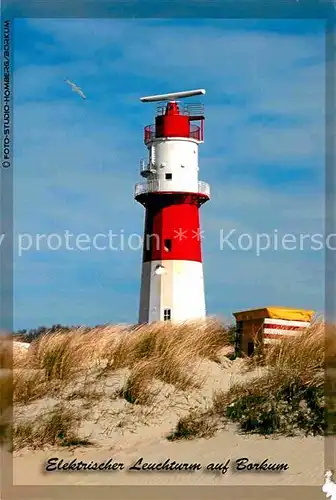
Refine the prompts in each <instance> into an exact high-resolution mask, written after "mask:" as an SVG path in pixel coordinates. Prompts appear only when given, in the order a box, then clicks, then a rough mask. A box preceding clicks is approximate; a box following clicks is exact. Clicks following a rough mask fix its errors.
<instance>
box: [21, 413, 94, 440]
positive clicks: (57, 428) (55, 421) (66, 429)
mask: <svg viewBox="0 0 336 500" xmlns="http://www.w3.org/2000/svg"><path fill="white" fill-rule="evenodd" d="M80 422H81V416H80V414H79V413H78V410H73V409H70V408H69V407H66V406H64V405H63V404H62V403H61V404H59V405H58V406H57V407H56V408H53V410H51V411H50V412H48V413H47V414H46V415H44V416H43V417H42V418H41V417H37V418H35V419H32V420H28V421H27V420H25V421H23V422H22V421H21V422H16V423H14V425H13V428H12V433H13V436H12V439H13V449H14V450H20V449H21V448H24V447H29V448H32V449H38V448H44V447H45V446H62V447H74V446H89V445H91V444H92V443H91V441H90V440H89V439H88V438H87V437H84V438H83V437H80V435H79V427H80Z"/></svg>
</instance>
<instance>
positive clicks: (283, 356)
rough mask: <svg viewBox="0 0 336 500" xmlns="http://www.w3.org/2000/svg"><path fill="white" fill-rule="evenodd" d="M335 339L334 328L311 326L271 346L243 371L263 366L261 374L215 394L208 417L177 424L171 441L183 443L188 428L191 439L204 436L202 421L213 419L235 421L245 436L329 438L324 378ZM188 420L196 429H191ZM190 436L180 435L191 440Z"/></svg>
mask: <svg viewBox="0 0 336 500" xmlns="http://www.w3.org/2000/svg"><path fill="white" fill-rule="evenodd" d="M335 334H336V329H335V327H334V326H326V325H325V324H324V323H321V322H316V323H313V324H312V325H311V326H310V327H309V328H307V329H306V330H305V331H303V332H302V334H300V335H298V336H296V337H293V338H291V339H284V340H282V341H280V342H278V343H277V344H271V345H270V346H267V348H266V349H263V350H262V351H259V353H258V355H257V356H253V357H251V358H247V359H246V360H245V364H244V370H245V371H253V370H255V369H257V368H261V367H263V368H264V372H263V373H262V374H259V375H256V376H255V377H254V378H253V382H251V381H248V382H244V383H239V384H234V385H233V386H232V387H231V388H230V390H229V391H228V392H217V393H216V394H215V395H214V398H213V407H212V408H211V409H210V411H209V412H207V413H204V414H203V415H198V416H197V415H196V416H195V415H192V414H191V415H189V416H187V417H184V419H181V420H180V422H179V423H178V426H177V428H176V429H175V433H174V435H175V438H176V439H178V438H180V439H182V438H183V432H181V426H182V427H183V428H187V429H189V431H190V429H192V432H193V433H194V437H201V436H203V435H204V428H206V423H205V422H206V421H207V420H208V419H213V416H214V415H216V416H217V420H218V421H220V422H222V423H227V422H230V421H231V422H235V423H236V424H237V425H238V428H239V429H240V431H243V432H247V433H259V434H265V435H267V434H282V435H294V434H297V433H304V434H306V435H309V434H312V435H323V434H325V433H333V434H334V433H335V430H336V425H335V421H336V419H335V416H336V401H335V398H334V396H333V395H332V393H331V388H332V380H333V377H332V376H331V377H330V380H329V386H328V385H326V377H325V373H326V371H327V372H328V369H327V370H326V368H327V367H329V370H330V369H335V365H336V335H335ZM334 374H336V370H335V372H334ZM334 386H335V384H334ZM326 391H327V392H329V396H328V397H327V398H326V395H325V393H326ZM193 420H194V421H195V422H197V425H193V423H192V422H193ZM189 431H185V433H187V434H188V435H189V437H190V432H189ZM170 439H171V437H170Z"/></svg>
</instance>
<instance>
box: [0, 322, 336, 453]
mask: <svg viewBox="0 0 336 500" xmlns="http://www.w3.org/2000/svg"><path fill="white" fill-rule="evenodd" d="M325 330H326V326H325V325H324V324H323V323H315V324H313V325H312V326H311V327H310V328H308V329H307V330H306V331H305V332H303V333H302V335H299V336H298V337H295V338H293V339H290V340H285V341H282V342H280V343H279V344H277V345H274V346H270V347H269V348H268V349H267V350H266V351H265V352H264V353H263V354H262V355H259V356H255V357H253V358H251V359H247V358H246V359H239V360H235V361H232V330H231V329H230V328H225V327H223V325H222V324H221V323H220V322H219V321H218V320H217V319H216V318H209V319H208V320H207V321H206V322H186V323H183V324H180V325H173V324H170V323H169V322H166V323H157V324H151V325H143V326H139V327H136V328H134V327H125V326H118V325H115V326H113V325H106V326H103V327H97V328H92V329H89V328H73V329H70V330H68V329H62V328H60V329H59V330H56V331H52V332H50V333H48V332H46V333H45V334H44V335H41V336H40V337H39V338H37V339H36V340H33V341H32V343H31V345H30V347H29V349H28V351H27V352H22V350H21V351H20V350H19V349H14V353H13V354H14V355H13V372H12V373H11V372H8V373H6V372H5V371H4V370H3V372H2V376H1V378H0V384H1V387H0V390H1V419H0V432H1V438H2V442H4V441H6V440H8V439H9V438H11V437H12V441H13V447H14V450H19V449H21V448H26V447H30V448H41V447H44V446H48V445H49V446H89V445H90V444H94V442H95V440H94V439H92V435H87V434H86V433H85V431H86V430H87V427H88V425H87V422H88V421H92V422H93V420H94V418H96V420H95V422H96V424H97V425H98V423H100V425H101V426H103V425H104V429H105V427H106V429H109V431H110V432H111V433H112V435H114V434H113V433H116V432H121V429H122V428H123V427H125V426H126V425H127V422H129V423H130V422H131V423H130V425H131V426H132V423H133V424H134V425H138V421H140V420H141V419H142V421H143V424H144V425H148V422H150V421H151V419H152V418H153V419H154V418H158V416H161V415H163V414H164V413H165V412H166V413H168V412H169V411H172V409H174V411H175V410H176V414H178V415H180V416H179V417H178V418H177V420H176V421H175V423H174V425H173V426H172V427H171V429H170V432H169V433H167V438H168V439H170V440H176V439H191V438H195V437H210V436H213V435H214V434H215V433H216V432H217V431H218V430H220V429H223V428H225V426H226V425H227V423H228V422H234V423H236V424H237V425H238V428H239V429H240V430H241V431H244V432H253V433H255V432H256V433H262V434H274V433H280V434H285V435H293V434H295V433H298V432H299V433H305V434H323V433H324V432H325V431H326V430H329V432H330V431H332V429H333V420H334V414H335V409H334V407H333V401H332V399H330V398H329V399H328V406H329V407H330V411H329V417H330V418H329V427H328V429H327V428H326V425H325V407H326V398H325V396H324V385H325V370H324V368H325V362H326V361H327V364H328V370H329V372H327V373H332V370H333V364H334V362H335V359H336V356H335V355H336V341H335V328H334V327H330V329H329V328H328V332H327V335H326V332H325ZM326 344H327V355H326ZM13 345H15V342H14V343H13ZM11 351H12V342H10V341H8V340H6V339H4V340H2V341H1V346H0V359H1V367H2V368H9V367H10V364H11V362H10V359H11ZM237 367H238V368H239V370H238V368H237ZM233 368H235V370H236V372H237V373H238V372H239V377H240V381H239V382H234V383H233V384H231V385H230V387H226V388H225V390H223V389H221V390H217V389H215V385H216V384H215V382H216V381H217V380H219V382H220V379H221V376H222V374H223V377H224V375H225V376H226V377H227V374H228V372H230V371H232V370H233ZM207 370H208V371H207ZM209 370H210V371H209ZM330 370H331V371H330ZM213 374H216V379H215V378H213V380H212V379H211V377H212V376H213V377H215V375H213ZM250 375H251V376H253V383H251V378H250ZM332 378H333V377H332V376H330V377H329V379H328V377H327V383H329V386H330V387H331V388H332ZM328 380H329V382H328ZM212 382H214V383H212ZM219 386H220V384H219ZM329 386H328V387H329ZM207 387H208V389H209V390H210V392H209V390H208V392H206V388H207ZM212 387H214V390H212ZM206 394H209V395H210V396H209V397H208V396H206ZM11 401H13V411H14V419H13V425H12V426H10V425H9V422H10V415H11V406H12V404H11ZM182 406H183V411H182V410H181V412H180V413H178V410H177V409H178V408H179V407H182ZM132 419H133V420H132ZM93 428H94V427H92V425H91V427H90V429H91V430H92V429H93ZM106 429H105V430H104V432H105V433H106V432H107V430H106ZM91 434H92V432H91ZM93 435H95V431H93Z"/></svg>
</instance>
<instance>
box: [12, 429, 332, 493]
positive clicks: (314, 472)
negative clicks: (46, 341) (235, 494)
mask: <svg viewBox="0 0 336 500" xmlns="http://www.w3.org/2000/svg"><path fill="white" fill-rule="evenodd" d="M56 457H57V458H58V459H63V460H64V462H69V461H70V460H73V459H74V458H76V459H77V461H80V460H82V461H85V462H90V461H94V462H97V463H102V462H105V463H106V461H107V460H109V459H112V461H113V462H112V463H124V467H125V468H124V470H115V471H113V470H111V471H91V472H82V471H75V472H68V471H59V472H44V468H45V464H46V462H47V460H49V459H50V458H56ZM141 457H142V458H143V462H147V463H154V462H155V463H160V462H161V463H162V462H164V461H165V460H167V459H170V460H171V461H173V460H175V461H176V462H180V463H181V462H182V463H186V462H187V463H195V462H197V463H200V464H201V465H202V466H203V470H201V471H194V472H183V471H179V472H173V471H165V472H158V471H141V470H140V471H138V470H131V471H130V470H127V469H128V468H129V467H130V466H133V465H135V463H136V462H137V460H138V459H139V458H141ZM242 457H246V458H248V459H249V462H253V463H256V462H259V463H260V462H262V461H263V460H264V459H266V458H267V459H268V462H269V463H287V464H288V467H289V468H288V470H286V471H283V472H277V473H276V472H259V471H254V472H247V471H239V472H235V471H234V470H232V469H229V470H228V471H227V472H226V473H225V474H223V473H222V472H221V471H219V472H217V473H212V472H209V471H206V467H207V465H208V464H210V463H218V464H226V463H227V460H228V459H230V462H231V463H230V464H229V466H230V467H231V466H233V465H234V464H235V460H236V459H237V458H242ZM323 474H324V446H323V438H304V439H300V438H281V439H265V438H261V437H243V436H239V435H237V434H236V433H235V432H234V430H233V429H230V430H228V431H224V432H220V433H219V434H218V435H217V436H215V437H213V438H211V439H209V440H205V439H197V440H195V441H190V442H189V441H188V442H174V443H170V442H168V441H167V440H165V439H160V440H158V439H157V438H153V439H151V438H150V437H147V438H143V437H140V438H139V437H138V439H134V442H133V443H130V442H129V445H128V446H125V447H124V448H123V449H118V447H116V449H112V450H109V449H105V450H104V449H97V448H92V449H90V450H85V451H84V450H79V449H78V450H75V451H73V452H72V453H69V452H67V451H64V450H63V449H58V450H55V449H54V450H48V451H38V452H34V453H31V452H30V453H25V454H24V455H23V456H17V457H15V458H14V476H13V477H14V485H56V484H57V485H60V484H62V485H75V484H77V485H78V484H81V485H93V484H95V485H97V484H101V485H131V484H133V485H134V484H137V485H144V484H147V485H169V484H180V485H188V484H189V485H190V484H193V485H195V484H199V485H213V484H217V485H220V484H222V485H238V484H244V485H247V484H249V485H280V484H282V485H285V484H286V485H305V486H308V485H313V486H320V485H321V484H322V483H323Z"/></svg>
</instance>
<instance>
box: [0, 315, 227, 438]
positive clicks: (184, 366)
mask: <svg viewBox="0 0 336 500" xmlns="http://www.w3.org/2000/svg"><path fill="white" fill-rule="evenodd" d="M228 342H229V337H228V332H227V330H226V329H225V328H223V326H222V325H221V324H220V323H219V322H218V321H217V320H216V319H215V318H209V320H207V321H206V322H201V323H200V322H185V323H181V324H179V325H176V324H175V325H173V324H171V323H169V322H165V323H156V324H151V325H143V326H138V327H137V328H134V327H125V326H118V325H117V326H113V325H106V326H104V327H99V328H92V329H87V328H80V327H78V328H74V329H72V330H69V329H62V328H60V329H59V330H57V329H53V331H52V332H45V333H44V334H43V335H40V336H39V337H38V338H36V339H35V340H33V341H32V343H31V345H30V347H29V351H28V353H26V354H25V355H24V356H22V357H21V356H18V357H17V358H16V359H15V360H14V361H15V362H14V364H13V368H14V372H13V376H12V377H7V378H2V379H1V383H2V385H3V386H4V387H5V388H6V390H5V392H6V394H7V396H8V397H7V400H8V399H12V402H13V404H14V405H27V404H30V403H33V402H35V401H38V400H42V399H43V398H45V397H48V398H50V397H51V398H56V399H60V401H61V402H64V401H71V400H73V399H80V398H82V399H83V400H84V399H85V401H86V403H88V401H91V403H92V402H93V401H99V397H103V393H102V392H101V391H99V390H96V389H95V388H94V387H93V386H94V384H95V381H96V382H99V380H100V381H101V380H102V379H104V377H105V376H110V375H111V374H113V373H114V372H117V371H118V370H121V369H124V368H128V369H129V375H128V378H127V380H126V381H125V384H124V387H123V388H122V391H120V393H119V396H120V397H123V398H125V399H126V400H127V401H128V402H129V403H132V404H137V405H139V404H140V405H141V404H145V405H148V404H150V403H151V402H152V401H153V398H155V396H156V394H157V389H155V383H154V382H155V380H157V381H160V382H161V383H166V384H171V385H172V386H175V387H176V388H177V389H179V390H181V391H186V390H188V389H190V388H195V387H199V386H200V385H201V384H202V380H201V379H200V377H199V376H198V374H197V372H196V370H195V361H197V360H200V359H204V358H208V359H213V358H215V357H216V356H217V353H218V352H219V350H220V349H222V348H223V347H225V346H226V345H228ZM9 351H10V345H9V344H8V342H7V344H6V346H5V345H3V346H0V356H2V359H3V362H4V363H7V365H6V366H10V364H11V363H10V360H9ZM88 378H90V380H89V382H86V381H87V379H88ZM81 380H83V382H80V383H79V386H78V384H77V386H76V388H75V389H74V388H73V387H74V384H75V383H76V382H78V381H81ZM89 385H90V387H91V386H92V387H91V388H90V389H88V387H89ZM7 403H8V404H7V406H8V407H10V406H11V401H10V402H8V401H7ZM69 418H70V417H69ZM69 421H70V420H69ZM2 422H3V420H1V421H0V431H1V432H2V434H3V435H4V436H6V435H7V434H8V433H7V434H6V432H7V431H6V424H3V425H2ZM37 424H38V421H36V422H35V421H34V422H33V423H32V422H27V423H25V424H22V423H20V424H16V426H14V427H13V432H14V434H13V436H14V441H15V442H16V443H17V446H21V445H22V446H25V445H24V444H22V443H26V445H27V446H30V445H31V443H32V441H31V440H29V439H28V437H27V436H29V435H31V436H33V437H32V439H33V441H34V442H35V441H36V442H37V443H38V446H42V445H43V444H44V443H47V442H56V441H55V439H56V438H55V439H54V441H53V439H51V437H50V435H51V434H50V433H49V431H47V430H45V427H43V426H45V425H46V424H45V422H44V423H42V422H40V427H41V436H44V435H45V437H44V438H43V437H38V432H37V433H36V432H35V430H36V426H37ZM34 429H35V430H34ZM48 436H49V437H48ZM70 441H71V440H70ZM72 441H75V439H72ZM29 443H30V444H29Z"/></svg>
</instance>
